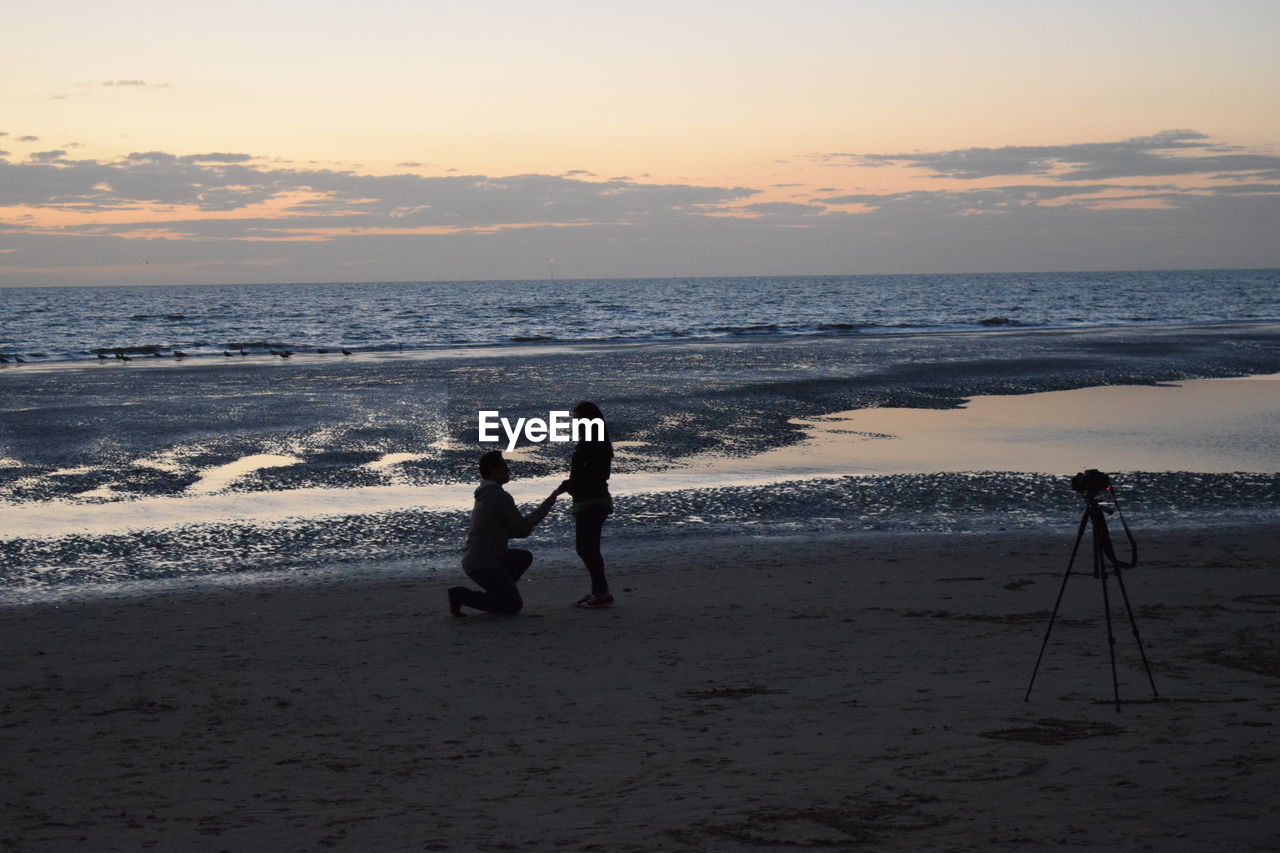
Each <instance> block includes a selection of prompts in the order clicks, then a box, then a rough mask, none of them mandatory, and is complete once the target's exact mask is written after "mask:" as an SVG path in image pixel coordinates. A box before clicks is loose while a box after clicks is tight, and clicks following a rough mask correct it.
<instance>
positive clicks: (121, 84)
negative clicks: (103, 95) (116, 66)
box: [102, 80, 169, 89]
mask: <svg viewBox="0 0 1280 853" xmlns="http://www.w3.org/2000/svg"><path fill="white" fill-rule="evenodd" d="M102 85H103V86H106V87H111V88H135V89H146V88H151V89H167V88H168V87H169V84H168V83H148V82H147V81H146V80H103V81H102Z"/></svg>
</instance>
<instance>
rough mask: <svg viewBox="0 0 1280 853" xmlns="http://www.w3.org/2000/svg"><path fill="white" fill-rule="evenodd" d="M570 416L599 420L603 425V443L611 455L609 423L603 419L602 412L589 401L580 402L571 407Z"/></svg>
mask: <svg viewBox="0 0 1280 853" xmlns="http://www.w3.org/2000/svg"><path fill="white" fill-rule="evenodd" d="M572 414H573V415H574V416H575V417H581V418H589V419H593V418H599V419H600V421H601V422H602V423H603V424H604V443H605V444H607V445H609V455H611V456H612V455H613V439H611V438H609V423H608V421H605V419H604V412H602V411H600V407H599V406H597V405H596V404H595V403H592V402H591V401H590V400H581V401H579V402H578V404H577V405H575V406H574V407H573V410H572Z"/></svg>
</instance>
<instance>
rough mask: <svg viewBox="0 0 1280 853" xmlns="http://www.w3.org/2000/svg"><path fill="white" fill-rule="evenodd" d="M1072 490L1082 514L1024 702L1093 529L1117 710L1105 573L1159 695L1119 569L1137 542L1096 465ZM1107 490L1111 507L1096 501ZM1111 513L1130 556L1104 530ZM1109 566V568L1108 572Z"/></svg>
mask: <svg viewBox="0 0 1280 853" xmlns="http://www.w3.org/2000/svg"><path fill="white" fill-rule="evenodd" d="M1071 488H1072V490H1074V491H1076V492H1078V493H1079V494H1080V495H1081V496H1083V498H1084V514H1083V515H1082V516H1080V527H1079V528H1078V529H1077V530H1076V544H1075V545H1074V546H1073V547H1072V549H1071V559H1069V560H1067V571H1066V573H1065V574H1064V575H1063V576H1062V586H1061V587H1059V588H1058V600H1057V601H1056V602H1054V605H1053V613H1052V614H1050V616H1049V627H1047V628H1046V629H1045V632H1044V640H1043V642H1041V643H1040V656H1039V657H1037V658H1036V668H1035V669H1034V670H1032V672H1031V683H1030V684H1028V685H1027V695H1026V697H1025V700H1024V701H1030V700H1031V688H1032V686H1033V685H1034V684H1035V683H1036V674H1037V673H1039V672H1040V663H1041V661H1043V660H1044V650H1045V649H1046V648H1047V647H1048V645H1049V634H1050V632H1051V631H1053V623H1054V622H1055V621H1056V620H1057V618H1058V608H1059V607H1060V606H1061V605H1062V594H1063V593H1064V592H1066V591H1067V580H1068V579H1069V578H1070V577H1071V574H1072V572H1071V569H1072V566H1074V565H1075V561H1076V554H1077V553H1079V551H1080V542H1081V540H1083V539H1084V534H1085V531H1086V530H1092V531H1093V572H1092V574H1093V576H1094V577H1095V578H1097V579H1098V580H1100V581H1101V582H1102V610H1103V612H1104V613H1105V614H1106V617H1107V644H1108V646H1109V647H1110V651H1111V685H1112V690H1113V692H1114V693H1115V700H1116V710H1117V711H1119V710H1120V680H1119V677H1118V676H1117V674H1116V638H1115V633H1114V632H1113V630H1112V626H1111V600H1110V597H1109V596H1108V594H1107V580H1108V576H1110V577H1112V578H1115V581H1116V584H1117V586H1119V588H1120V596H1121V598H1123V599H1124V609H1125V612H1126V613H1128V614H1129V626H1130V627H1131V628H1133V638H1134V640H1136V641H1137V644H1138V652H1139V654H1141V655H1142V665H1143V667H1144V668H1145V669H1146V671H1147V681H1149V682H1150V683H1151V695H1152V696H1153V697H1155V698H1159V696H1160V694H1159V693H1157V692H1156V681H1155V679H1154V678H1153V677H1152V676H1151V665H1150V664H1149V663H1148V662H1147V652H1146V649H1144V648H1143V647H1142V637H1141V636H1140V635H1139V634H1138V622H1137V620H1135V619H1134V618H1133V607H1131V606H1130V604H1129V593H1127V592H1126V591H1125V588H1124V578H1123V577H1122V575H1121V571H1120V570H1121V569H1131V568H1133V567H1134V566H1136V565H1137V564H1138V543H1137V540H1135V539H1134V538H1133V531H1131V530H1130V529H1129V523H1128V522H1127V521H1125V520H1124V511H1123V510H1121V509H1120V499H1119V498H1118V497H1117V496H1116V493H1115V491H1114V490H1113V489H1112V487H1111V478H1110V477H1108V476H1107V475H1106V474H1104V473H1102V472H1101V471H1099V470H1098V469H1097V468H1087V469H1085V470H1084V471H1081V472H1080V473H1079V474H1076V475H1075V476H1074V477H1072V478H1071ZM1104 491H1105V492H1106V493H1107V497H1108V498H1109V499H1110V501H1111V505H1110V506H1104V505H1102V504H1101V503H1099V502H1098V497H1097V495H1098V493H1099V492H1104ZM1113 512H1118V513H1120V524H1121V525H1122V526H1123V527H1124V535H1125V538H1126V539H1128V540H1129V559H1128V560H1121V559H1119V558H1118V557H1116V552H1115V548H1114V547H1112V544H1111V533H1110V531H1108V530H1107V516H1108V515H1110V514H1111V513H1113ZM1108 566H1110V571H1108Z"/></svg>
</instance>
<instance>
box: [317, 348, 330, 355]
mask: <svg viewBox="0 0 1280 853" xmlns="http://www.w3.org/2000/svg"><path fill="white" fill-rule="evenodd" d="M316 352H318V353H320V354H321V355H328V354H329V351H328V350H327V349H318V350H316Z"/></svg>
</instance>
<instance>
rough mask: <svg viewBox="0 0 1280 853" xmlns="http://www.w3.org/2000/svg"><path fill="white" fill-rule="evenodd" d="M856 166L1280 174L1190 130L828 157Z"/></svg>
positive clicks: (947, 173) (1114, 174)
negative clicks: (1107, 139) (1108, 138)
mask: <svg viewBox="0 0 1280 853" xmlns="http://www.w3.org/2000/svg"><path fill="white" fill-rule="evenodd" d="M826 159H828V160H829V161H835V162H840V161H844V162H848V163H849V164H851V165H859V166H888V165H902V166H908V167H910V168H914V169H922V170H924V171H927V172H929V173H931V174H932V175H933V176H934V177H939V178H959V179H963V180H974V179H979V178H993V177H1003V176H1025V175H1035V176H1044V177H1050V178H1053V179H1055V180H1061V181H1098V180H1104V181H1105V180H1116V179H1118V178H1146V177H1173V176H1178V175H1205V174H1212V173H1230V174H1241V173H1250V172H1258V171H1262V170H1275V169H1277V168H1280V157H1276V156H1272V155H1268V154H1250V153H1241V149H1239V148H1236V147H1232V146H1226V145H1220V144H1215V143H1213V142H1211V141H1210V138H1209V137H1208V136H1206V135H1205V134H1203V133H1199V132H1197V131H1194V130H1166V131H1163V132H1161V133H1157V134H1155V135H1154V136H1141V137H1135V138H1133V139H1126V140H1123V141H1121V142H1100V143H1078V144H1072V145H1040V146H1006V147H1004V148H966V149H959V150H955V151H937V152H924V153H911V154H833V155H828V157H827V158H826Z"/></svg>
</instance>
